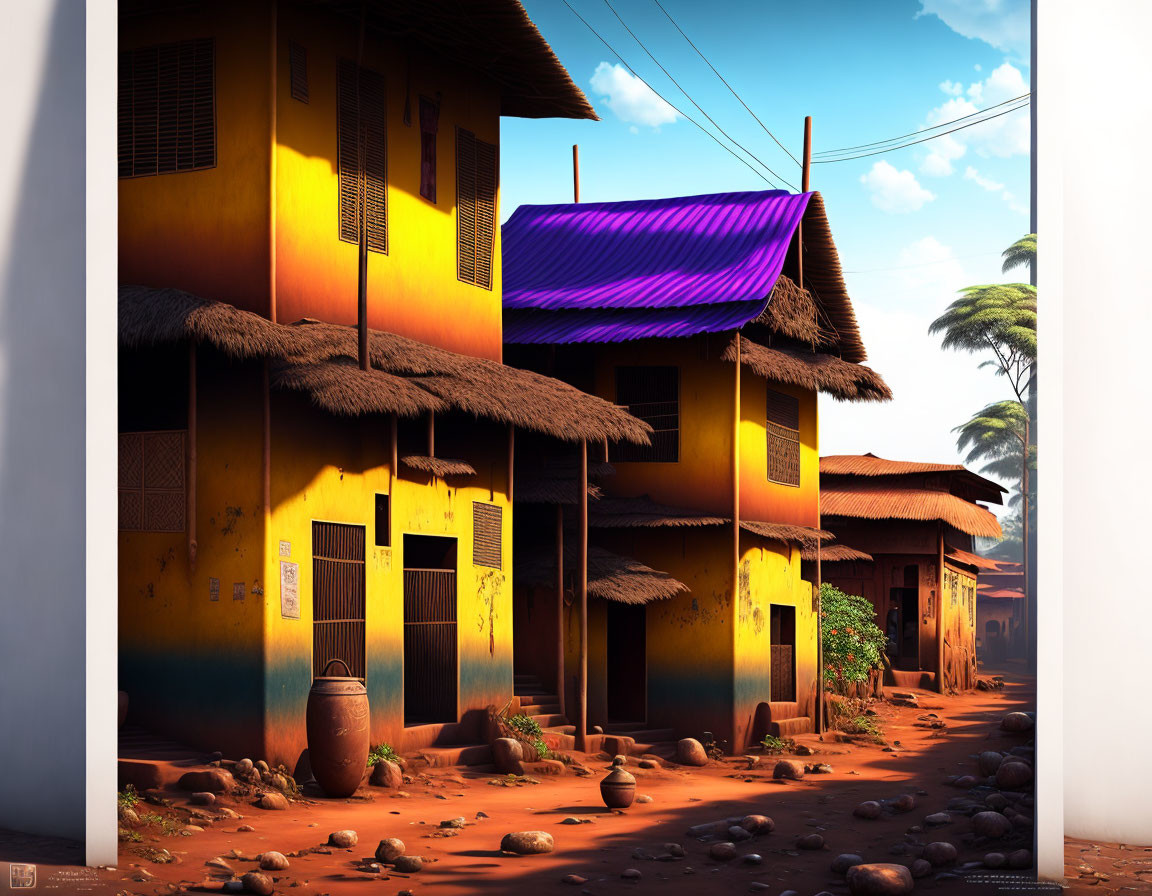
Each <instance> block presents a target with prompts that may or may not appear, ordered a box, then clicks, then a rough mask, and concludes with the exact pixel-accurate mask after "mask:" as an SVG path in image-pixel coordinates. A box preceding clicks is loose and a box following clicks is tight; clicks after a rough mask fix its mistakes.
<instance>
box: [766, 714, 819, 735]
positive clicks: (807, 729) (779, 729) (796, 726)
mask: <svg viewBox="0 0 1152 896" xmlns="http://www.w3.org/2000/svg"><path fill="white" fill-rule="evenodd" d="M769 729H770V730H769V732H768V733H769V734H771V735H772V736H773V737H781V738H784V737H795V736H796V735H797V734H811V733H812V720H811V719H810V718H808V717H807V716H798V717H797V718H794V719H778V720H776V721H774V722H772V723H771V725H769Z"/></svg>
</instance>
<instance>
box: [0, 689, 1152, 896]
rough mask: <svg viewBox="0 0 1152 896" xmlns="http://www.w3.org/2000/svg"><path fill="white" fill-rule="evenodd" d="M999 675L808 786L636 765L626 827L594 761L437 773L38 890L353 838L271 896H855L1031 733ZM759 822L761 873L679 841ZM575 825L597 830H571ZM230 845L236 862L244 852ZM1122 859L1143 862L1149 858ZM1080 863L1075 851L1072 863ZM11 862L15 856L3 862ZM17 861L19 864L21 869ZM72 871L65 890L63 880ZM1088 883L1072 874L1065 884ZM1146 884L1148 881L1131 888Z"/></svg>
mask: <svg viewBox="0 0 1152 896" xmlns="http://www.w3.org/2000/svg"><path fill="white" fill-rule="evenodd" d="M1004 674H1005V678H1006V681H1007V686H1006V688H1005V690H1003V691H974V692H972V693H970V694H965V695H962V696H958V697H940V696H938V695H934V694H931V693H928V692H919V693H920V704H921V705H920V707H918V708H911V707H898V706H894V705H892V704H890V703H887V702H884V703H877V704H875V706H874V708H875V709H876V711H877V713H878V715H877V716H876V721H877V722H878V723H879V725H880V727H881V729H882V731H883V734H884V737H885V738H886V739H887V741H888V742H889V743H894V744H898V745H899V751H898V752H896V753H889V752H884V751H883V749H882V748H881V747H880V746H878V745H875V744H872V743H840V742H835V741H834V739H833V737H832V736H831V735H825V736H824V740H823V741H821V739H820V738H819V737H818V736H817V735H806V736H802V737H800V738H797V741H798V742H799V743H802V744H806V745H808V746H811V747H812V748H813V749H815V750H816V751H817V755H815V756H812V757H804V758H801V757H791V758H801V761H804V762H808V763H812V762H825V763H828V764H829V765H831V766H832V768H833V772H832V773H831V774H824V775H808V776H807V777H806V778H805V779H804V780H802V781H798V782H796V781H789V782H786V783H777V782H774V781H773V780H772V777H771V773H772V766H773V765H774V763H775V758H774V757H767V758H765V759H762V760H761V764H760V766H759V767H757V768H756V769H754V770H752V771H746V769H747V762H746V761H745V760H743V759H739V758H732V759H726V760H725V761H723V762H717V763H712V764H710V765H709V766H707V767H705V768H693V769H687V768H683V767H678V766H671V765H670V766H669V767H667V768H663V769H657V770H653V771H646V770H643V769H638V768H636V767H635V764H634V762H633V761H630V763H629V771H631V772H633V773H634V774H635V775H636V778H637V793H639V794H646V795H648V796H651V798H652V801H651V802H650V803H636V804H634V805H633V806H632V808H630V809H628V810H627V811H626V812H624V813H622V814H619V813H613V812H611V811H609V810H607V809H605V808H604V807H603V804H602V803H601V801H600V797H599V790H598V786H597V785H598V782H599V779H600V778H601V777H602V776H603V775H604V774H605V772H606V770H607V768H608V762H607V761H606V760H604V759H603V757H601V758H600V759H597V758H596V757H591V756H590V757H587V763H586V764H587V766H588V767H589V768H590V769H591V770H592V771H593V773H594V774H593V776H592V777H589V778H581V777H578V776H575V775H572V774H570V773H569V774H565V775H562V776H540V777H538V779H537V780H538V781H539V783H536V784H529V783H524V784H521V785H520V786H508V787H506V786H493V785H490V784H489V781H492V780H494V779H495V776H494V775H492V774H483V773H476V772H471V771H468V770H467V769H464V770H461V769H429V770H428V771H427V772H426V773H424V775H422V776H418V777H417V778H416V780H414V781H413V783H411V784H408V785H405V793H407V794H408V795H407V796H402V795H400V794H397V793H394V792H392V791H388V790H383V789H378V788H368V787H365V788H362V789H361V791H359V792H358V794H357V796H356V797H354V798H353V799H351V800H323V799H312V800H309V801H307V802H299V803H293V804H292V806H291V807H290V808H289V809H288V810H287V811H278V812H277V811H265V810H261V809H258V808H255V807H253V806H251V805H250V804H249V803H248V802H247V801H243V802H238V801H236V800H233V799H231V798H227V797H225V798H224V799H222V800H221V802H220V804H219V805H224V806H229V807H230V808H232V809H234V810H235V811H237V812H239V813H240V814H241V815H242V816H244V817H243V819H242V820H235V819H226V818H225V819H221V820H219V821H216V822H214V823H211V824H207V825H205V827H206V830H205V831H204V832H203V833H195V834H192V835H191V836H180V835H172V834H168V835H166V834H165V833H164V832H163V830H162V829H161V827H160V825H158V824H153V825H150V826H149V827H146V828H143V829H141V833H142V834H143V837H144V839H143V841H142V842H139V843H122V844H121V856H120V864H119V866H118V867H117V868H116V869H115V870H111V869H109V870H99V871H97V872H92V873H89V872H87V871H86V870H85V869H76V868H63V867H60V866H58V865H50V864H49V865H41V866H40V869H39V872H40V881H41V884H40V885H41V887H44V888H49V886H50V885H51V884H52V883H53V882H54V881H57V880H59V881H60V882H61V883H63V886H56V887H55V888H56V889H57V891H62V892H75V893H97V894H116V893H129V894H163V893H173V892H180V893H195V892H220V889H221V886H222V880H223V878H217V879H213V878H212V877H211V875H210V873H209V872H210V869H208V868H206V867H205V864H204V863H205V862H206V861H207V860H209V859H211V858H213V857H216V856H221V857H224V858H225V859H226V860H227V861H228V863H229V864H230V865H231V867H232V868H233V869H234V870H235V873H236V874H237V875H239V874H242V873H244V872H246V871H251V870H255V869H256V863H255V861H254V859H255V857H256V856H257V855H258V854H259V853H261V852H264V851H269V850H276V851H279V852H283V853H291V852H295V851H298V850H306V849H309V848H311V847H316V846H320V845H322V844H324V843H325V842H326V841H327V838H328V834H329V833H330V832H331V831H336V830H341V829H352V830H355V831H357V832H358V834H359V845H358V846H357V847H356V848H354V849H351V850H340V849H336V848H332V850H331V853H330V854H315V853H309V854H307V855H304V856H302V857H299V858H290V859H289V862H290V867H289V869H288V870H286V871H283V872H277V873H275V875H274V876H275V878H276V879H277V886H276V891H277V893H292V894H299V896H321V894H329V896H353V894H368V893H371V894H399V893H401V892H402V891H405V890H410V891H411V892H412V893H413V894H417V896H420V894H427V896H461V894H520V893H523V894H533V896H535V894H537V893H556V894H566V893H572V894H591V896H599V894H612V893H624V892H631V891H634V892H637V893H655V892H660V893H669V894H702V893H747V892H751V890H750V885H751V884H752V883H753V882H757V881H759V882H762V883H764V884H767V885H769V889H767V890H764V891H763V892H765V893H768V894H770V896H778V894H779V893H781V892H783V891H785V890H790V889H793V890H797V891H799V893H800V894H801V896H811V894H815V893H818V892H820V891H828V892H829V893H832V894H835V896H839V894H845V893H847V886H846V885H845V883H844V879H843V877H842V876H839V875H836V874H833V873H832V872H831V871H830V869H829V863H830V862H831V860H832V859H833V858H834V857H835V856H836V855H838V854H840V853H842V852H855V853H859V854H860V855H862V856H863V857H864V859H865V860H866V861H876V862H908V861H910V857H907V856H893V855H891V854H890V853H889V849H890V847H891V846H892V845H893V844H896V843H898V842H900V841H901V840H902V839H903V837H904V834H905V832H906V831H908V829H909V828H910V827H912V826H914V825H921V824H922V823H923V820H924V817H925V816H927V815H929V814H931V813H934V812H939V811H943V810H944V809H945V808H946V805H947V803H948V801H949V799H951V798H953V797H957V796H960V795H962V791H958V790H956V789H954V788H952V787H949V786H947V785H945V784H944V783H943V782H944V779H945V778H946V777H947V776H949V775H957V774H968V773H970V772H972V771H973V769H974V762H973V759H972V756H973V754H976V753H979V752H981V751H982V750H985V749H999V750H1007V749H1009V748H1010V747H1012V746H1015V745H1016V744H1018V743H1024V742H1026V738H1024V737H1021V736H1020V735H1009V734H1005V733H1003V732H1001V731H1000V730H999V728H998V723H999V721H1000V718H1001V717H1002V716H1003V715H1004V714H1005V713H1007V712H1010V711H1013V710H1017V709H1031V708H1033V706H1034V693H1035V691H1034V685H1033V682H1032V680H1030V679H1026V678H1024V677H1023V676H1022V675H1021V674H1020V672H1019V670H1018V669H1011V670H1007V671H1005V673H1004ZM929 712H934V713H936V714H937V715H938V716H939V717H940V718H942V719H944V720H945V721H946V723H947V727H945V728H944V729H940V730H932V729H928V728H924V727H918V726H917V724H916V723H917V718H918V717H919V716H921V715H924V714H926V713H929ZM919 790H922V791H924V793H920V794H918V795H917V796H916V804H917V805H916V808H915V809H914V810H913V811H912V812H909V813H907V814H905V815H895V816H883V817H881V818H880V819H877V820H874V821H865V820H861V819H858V818H855V817H854V816H853V815H852V810H853V808H854V807H855V806H856V805H857V804H858V803H860V802H862V801H864V800H882V799H886V798H892V797H896V796H898V795H900V794H903V793H911V794H917V792H918V791H919ZM362 795H363V796H362ZM171 796H172V797H173V800H174V803H175V810H170V809H160V808H157V807H155V806H151V805H147V804H141V806H140V809H139V811H140V812H141V813H142V814H144V813H150V812H156V813H159V814H162V815H172V816H176V815H181V816H182V815H184V814H186V813H182V812H181V810H182V809H183V808H184V807H186V806H187V804H188V801H187V796H186V795H183V794H179V793H173V794H171ZM481 812H482V813H484V815H486V816H487V817H479V818H478V817H477V813H481ZM750 813H761V814H765V815H768V816H770V817H771V818H773V819H774V820H775V822H776V829H775V831H774V832H773V833H771V834H768V835H766V836H761V837H757V838H755V839H754V840H751V841H749V842H747V843H743V844H739V848H740V852H741V853H742V854H744V853H752V852H755V853H759V854H760V855H762V856H763V858H764V862H763V864H762V865H759V866H754V865H747V864H742V863H741V862H740V861H739V860H737V861H734V862H732V863H728V864H720V863H717V862H714V861H712V860H711V859H709V858H708V846H709V844H707V843H701V842H699V841H696V840H694V839H692V838H689V837H686V836H685V831H686V830H687V828H688V827H690V826H692V825H695V824H701V823H705V822H711V821H716V820H718V819H722V818H725V817H730V816H743V815H746V814H750ZM457 816H463V817H464V818H466V819H467V821H468V824H467V826H466V827H465V828H464V829H463V830H461V831H459V833H458V835H457V836H452V837H442V836H436V835H434V832H436V831H437V829H438V825H439V822H440V821H441V820H445V819H450V818H454V817H457ZM568 816H576V817H585V818H590V819H592V821H591V823H587V824H579V825H563V824H560V821H561V820H562V819H564V818H566V817H568ZM242 825H251V826H252V827H253V828H254V829H255V830H254V831H251V832H238V831H237V828H238V827H240V826H242ZM520 830H546V831H548V832H549V833H551V834H552V835H553V837H554V838H555V842H556V849H555V851H554V852H552V853H551V854H548V855H542V856H528V857H515V856H507V855H502V854H501V853H500V851H499V847H500V840H501V837H502V836H503V835H504V834H505V833H507V832H509V831H520ZM967 830H968V821H967V819H966V818H964V817H963V816H962V815H956V816H955V821H954V822H953V823H952V824H951V825H947V826H944V827H942V828H937V829H934V830H933V831H931V832H926V833H924V834H919V833H916V836H918V837H921V838H922V842H930V841H932V840H945V839H946V840H950V841H952V842H953V843H955V844H956V846H957V847H958V848H959V850H960V857H959V859H958V861H957V864H960V863H963V862H968V861H976V860H979V859H980V858H981V857H982V856H983V854H984V853H985V852H987V851H988V848H987V847H985V848H974V847H968V846H965V845H964V843H963V841H962V840H961V837H960V835H961V834H963V833H965V832H966V831H967ZM813 832H819V833H822V834H823V836H824V838H825V840H826V845H825V847H824V849H822V850H818V851H802V850H797V849H795V840H796V838H797V837H800V836H803V835H805V834H810V833H813ZM385 837H399V838H400V839H402V840H403V841H404V842H405V843H406V844H407V847H408V849H407V851H408V853H409V854H415V855H421V856H424V857H425V858H426V859H428V860H431V861H430V862H429V863H428V864H426V865H425V867H424V870H423V871H421V872H420V873H418V874H414V875H410V876H403V875H399V874H396V873H389V872H387V871H385V872H384V873H373V874H368V873H365V872H363V871H359V870H357V866H359V865H361V864H362V862H363V861H365V860H366V861H372V854H373V851H374V849H375V847H376V844H377V842H378V841H379V840H380V839H382V838H385ZM668 842H677V843H680V844H682V845H683V846H684V847H685V848H686V850H687V857H686V858H684V859H681V860H679V861H675V862H657V861H652V860H650V859H646V858H642V857H640V858H635V857H633V851H634V850H636V849H641V850H644V849H647V850H649V851H651V852H653V854H659V852H660V851H661V850H660V846H661V844H663V843H668ZM0 843H2V841H0ZM147 848H152V849H161V848H163V849H167V850H168V851H169V852H170V853H171V854H172V855H174V856H175V857H176V858H177V860H178V861H177V862H174V863H171V864H156V863H154V862H152V861H149V860H148V859H147V858H146V857H145V856H143V855H142V853H143V852H144V851H145V850H146V849H147ZM1069 849H1072V847H1071V846H1070V847H1069ZM233 850H236V851H237V853H236V854H237V855H238V856H240V857H233V852H232V851H233ZM1128 855H1130V856H1137V857H1138V856H1143V855H1144V853H1143V852H1139V853H1129V854H1128ZM1148 855H1149V856H1152V853H1149V854H1148ZM1078 856H1079V854H1078V853H1077V857H1076V858H1077V862H1076V863H1078V861H1079V858H1078ZM0 858H3V859H9V855H3V856H0ZM11 860H15V861H20V860H21V859H19V858H17V857H14V856H13V857H12V859H11ZM65 861H67V860H66V859H65ZM1076 863H1074V864H1076ZM1098 863H1099V860H1097V864H1098ZM1150 865H1152V863H1150ZM628 868H636V869H638V870H639V871H640V872H641V873H642V875H643V877H642V879H641V880H640V881H638V882H635V883H633V882H629V881H626V880H622V879H621V877H620V874H621V872H622V871H624V870H625V869H628ZM140 869H145V870H146V871H147V872H149V873H150V874H152V875H154V879H153V880H151V881H148V882H146V883H140V882H136V881H133V880H131V877H132V876H133V875H134V874H136V873H138V872H139V870H140ZM1101 870H1102V871H1105V872H1107V870H1108V869H1106V868H1102V869H1101ZM570 873H575V874H579V875H581V876H583V877H585V878H587V882H586V883H585V884H583V885H582V886H579V887H577V886H568V885H565V884H563V883H561V878H562V877H564V875H566V874H570ZM65 874H71V875H72V877H70V878H67V877H61V875H65ZM1015 874H1017V875H1018V874H1019V872H1015ZM1079 874H1080V872H1079V871H1073V872H1072V873H1071V874H1070V877H1071V879H1072V881H1076V879H1077V877H1078V875H1079ZM85 876H87V879H84V878H85ZM1097 880H1099V879H1098V878H1097ZM1114 880H1115V878H1114ZM5 883H7V881H5ZM1108 883H1111V882H1105V881H1099V883H1097V884H1096V885H1094V886H1089V887H1087V889H1085V890H1084V892H1087V891H1088V890H1091V891H1092V892H1096V893H1112V892H1114V890H1113V889H1110V888H1108V886H1107V884H1108ZM1135 885H1136V886H1139V885H1140V884H1139V882H1138V881H1137V883H1136V884H1135ZM1079 886H1080V884H1079V883H1076V884H1075V885H1074V887H1073V892H1079V891H1080V890H1078V889H1077V888H1078V887H1079ZM1056 888H1057V887H1056V885H1053V884H1049V885H1039V884H1036V883H1034V882H1031V883H1030V882H1028V881H1027V880H1026V878H1020V877H1018V876H1017V877H1014V878H1010V879H1006V878H1005V877H1004V876H1003V875H1001V876H1000V878H999V879H997V880H985V881H983V882H982V883H977V882H976V881H975V880H973V879H969V880H960V879H950V880H939V881H938V880H935V879H934V878H933V877H932V876H929V877H928V878H924V879H921V880H919V881H917V882H916V891H917V892H922V891H923V892H933V891H949V892H955V893H960V892H965V893H1004V892H1009V891H1012V892H1017V893H1018V892H1038V891H1039V890H1041V889H1045V890H1053V889H1056Z"/></svg>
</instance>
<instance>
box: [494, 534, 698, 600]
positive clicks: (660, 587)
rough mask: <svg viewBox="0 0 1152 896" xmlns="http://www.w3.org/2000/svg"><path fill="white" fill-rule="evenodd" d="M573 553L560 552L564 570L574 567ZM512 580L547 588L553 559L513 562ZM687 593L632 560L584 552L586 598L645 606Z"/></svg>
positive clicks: (553, 579)
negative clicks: (585, 562)
mask: <svg viewBox="0 0 1152 896" xmlns="http://www.w3.org/2000/svg"><path fill="white" fill-rule="evenodd" d="M576 560H577V557H576V551H575V550H574V549H572V550H566V551H565V552H564V565H565V568H566V569H572V568H574V566H575V563H576ZM514 578H515V581H516V582H517V584H519V585H530V586H536V587H538V588H547V587H549V586H552V585H554V584H555V583H556V557H555V556H554V555H553V556H548V555H547V554H545V553H537V554H533V555H531V556H530V557H529V558H527V559H523V560H521V559H520V555H518V556H517V562H516V567H515V572H514ZM687 591H688V586H687V585H685V584H684V583H683V582H681V581H679V580H677V579H674V578H673V577H672V576H670V575H669V574H668V573H666V572H663V571H661V570H658V569H652V568H651V567H649V566H645V565H644V564H643V563H641V562H640V561H639V560H635V559H633V558H632V557H622V556H620V555H619V554H613V553H611V552H610V551H606V550H604V549H603V548H598V547H589V548H588V596H589V597H599V598H601V599H603V600H612V601H616V602H617V603H622V604H633V605H638V604H647V603H651V602H652V601H654V600H668V599H669V598H673V597H675V596H676V595H677V594H683V593H686V592H687Z"/></svg>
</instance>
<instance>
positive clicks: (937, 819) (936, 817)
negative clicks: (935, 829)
mask: <svg viewBox="0 0 1152 896" xmlns="http://www.w3.org/2000/svg"><path fill="white" fill-rule="evenodd" d="M951 823H952V816H951V815H949V814H948V813H947V812H933V813H932V814H931V815H929V816H928V817H927V818H925V819H924V824H927V825H933V826H938V825H942V824H951Z"/></svg>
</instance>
